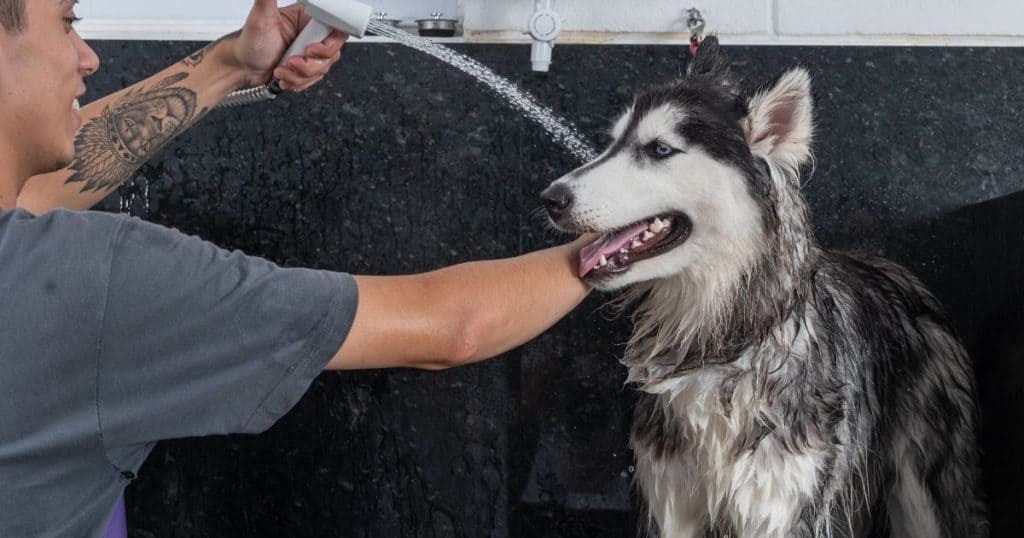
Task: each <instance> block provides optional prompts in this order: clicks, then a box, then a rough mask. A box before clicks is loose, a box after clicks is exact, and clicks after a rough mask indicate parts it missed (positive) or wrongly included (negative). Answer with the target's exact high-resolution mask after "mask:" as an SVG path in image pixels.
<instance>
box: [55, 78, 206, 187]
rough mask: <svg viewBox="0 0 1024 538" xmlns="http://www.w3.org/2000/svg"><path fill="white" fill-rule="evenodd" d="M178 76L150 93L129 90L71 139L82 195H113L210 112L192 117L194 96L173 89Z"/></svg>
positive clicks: (74, 180)
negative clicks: (132, 175)
mask: <svg viewBox="0 0 1024 538" xmlns="http://www.w3.org/2000/svg"><path fill="white" fill-rule="evenodd" d="M186 78H188V74H187V73H177V74H175V75H171V76H169V77H167V78H166V79H164V80H162V81H160V82H159V83H157V84H156V85H155V86H153V87H152V88H149V89H137V90H131V91H129V92H128V93H126V94H124V95H123V96H121V98H120V99H118V101H117V102H116V103H113V104H112V105H108V106H107V107H106V108H104V109H103V112H102V113H101V114H100V115H99V116H97V117H95V118H93V119H92V120H89V122H88V123H86V124H85V125H83V126H82V129H81V130H80V131H78V134H77V135H76V136H75V159H74V162H73V163H72V164H71V166H70V168H71V169H72V170H74V173H73V174H72V175H71V177H70V178H68V180H67V183H84V185H83V186H82V192H87V191H91V190H96V191H112V190H113V189H115V188H116V187H117V186H118V185H120V184H121V183H122V182H123V181H124V180H126V179H128V177H129V176H131V174H133V173H134V172H135V171H136V170H138V169H139V167H140V166H142V164H143V163H144V162H146V160H148V159H149V158H150V157H152V156H153V154H155V153H156V152H157V151H159V150H160V148H162V147H163V146H164V145H166V144H167V142H169V141H170V140H171V139H173V138H174V137H176V136H178V135H179V134H181V133H183V132H184V131H185V130H187V129H188V128H189V127H191V126H192V124H193V123H195V122H196V121H197V120H199V118H201V117H203V116H204V115H206V113H207V112H209V108H204V109H203V110H202V111H200V112H199V113H198V114H197V113H196V92H194V91H192V90H190V89H188V88H184V87H175V86H174V85H175V84H177V83H179V82H181V81H183V80H185V79H186Z"/></svg>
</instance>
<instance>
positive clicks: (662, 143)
mask: <svg viewBox="0 0 1024 538" xmlns="http://www.w3.org/2000/svg"><path fill="white" fill-rule="evenodd" d="M812 108H813V105H812V99H811V90H810V80H809V77H808V74H807V72H806V71H804V70H803V69H799V68H797V69H792V70H790V71H788V72H786V73H784V74H783V75H782V76H780V77H779V78H778V79H777V80H776V81H775V82H774V83H772V84H769V85H767V86H765V87H764V88H762V89H761V90H759V91H757V92H756V93H754V94H753V95H752V96H750V97H744V96H742V95H741V94H740V93H739V91H738V89H737V87H736V85H735V83H734V81H733V79H732V76H731V74H730V69H729V63H728V59H727V58H726V57H725V55H724V53H723V51H722V49H721V48H720V47H719V45H718V43H717V40H715V39H714V38H713V37H712V38H708V39H707V40H706V41H705V42H704V43H703V44H702V45H701V47H700V49H699V50H698V52H697V56H696V58H694V60H693V61H691V62H690V64H689V66H688V68H687V72H686V75H685V76H684V77H682V78H681V79H680V80H677V81H674V82H671V83H669V84H666V85H663V86H660V87H655V88H652V89H649V90H647V91H645V92H643V93H641V94H640V95H639V96H638V97H637V98H636V100H635V101H634V103H633V105H632V107H630V108H629V110H627V111H626V113H625V114H624V115H623V116H622V117H621V119H619V120H618V122H617V124H616V125H615V127H614V130H613V137H614V141H613V142H612V143H611V145H610V146H609V147H608V149H607V150H606V151H605V152H604V153H603V154H601V155H600V156H599V157H598V158H597V159H596V160H594V161H593V162H591V163H589V164H587V165H585V166H583V167H581V168H579V169H577V170H575V171H573V172H572V173H570V174H568V175H566V176H565V177H563V178H561V179H559V180H558V181H556V182H554V183H553V184H552V185H551V186H550V187H549V188H548V189H547V190H546V191H545V192H544V194H543V199H544V203H545V205H546V207H547V209H548V213H549V215H550V217H551V220H552V221H553V222H554V223H555V225H556V226H558V227H560V228H561V229H563V230H567V231H571V232H596V233H600V234H603V235H601V236H600V238H599V239H598V240H597V241H596V242H595V243H593V244H592V245H590V246H589V247H587V248H586V249H584V251H583V252H582V253H581V256H580V263H581V265H580V276H582V277H584V278H586V279H587V280H588V281H589V282H591V283H592V284H593V285H594V286H595V287H597V288H598V289H601V290H617V289H620V288H625V291H624V294H625V295H624V298H625V300H626V301H627V302H628V301H634V302H635V303H636V308H635V314H634V334H633V337H632V340H631V342H630V343H629V345H628V347H627V350H626V353H625V357H624V358H623V359H622V362H623V363H624V364H625V365H626V366H627V367H628V368H629V380H630V381H631V382H633V383H635V384H636V385H637V386H638V388H639V389H640V393H639V401H638V404H637V407H636V411H635V416H634V422H633V431H632V436H631V445H632V447H633V450H634V452H635V456H636V463H637V466H636V467H637V471H636V479H637V486H638V489H639V491H640V493H641V496H642V498H643V500H644V502H645V506H646V517H645V518H644V519H645V521H646V525H645V527H647V530H648V531H649V532H650V533H651V534H652V535H655V536H659V537H661V538H688V537H705V536H714V537H726V536H728V537H749V538H754V537H758V538H762V537H769V538H771V537H783V536H785V537H794V536H799V537H809V536H823V537H841V536H849V537H863V536H893V537H910V538H913V537H921V538H924V537H927V538H935V537H950V538H952V537H956V538H960V537H973V536H983V535H986V534H987V525H986V523H985V519H984V507H983V504H982V501H981V496H980V491H979V490H980V478H979V467H978V465H979V462H978V449H977V447H976V444H975V436H976V429H977V419H978V417H977V410H976V404H975V384H974V378H973V374H972V371H971V365H970V362H969V360H968V357H967V355H966V353H965V351H964V348H963V346H962V345H961V343H960V342H959V341H958V340H957V337H956V336H955V335H954V333H953V330H952V328H951V327H950V324H949V320H948V319H947V317H946V316H945V315H944V314H943V311H942V308H941V306H940V305H939V304H938V302H937V301H936V299H935V297H934V296H932V294H931V293H929V292H928V291H927V290H926V289H924V287H923V286H922V284H921V283H920V282H919V281H918V280H917V279H916V278H915V277H914V276H913V275H911V274H910V273H909V272H908V271H907V270H906V269H904V268H902V267H900V266H898V265H895V264H893V263H891V262H888V261H886V260H883V259H878V258H872V257H866V256H860V255H855V254H849V253H842V252H835V251H829V250H824V249H821V248H820V247H818V246H817V245H816V244H815V242H814V238H813V237H812V234H811V227H810V224H809V222H808V217H807V209H806V206H805V203H804V200H803V198H802V197H801V194H800V177H799V174H800V168H801V166H802V165H804V164H806V163H808V161H809V160H810V159H811V150H810V144H811V138H812V130H813V125H812V124H813V122H812Z"/></svg>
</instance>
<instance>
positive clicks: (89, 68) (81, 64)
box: [75, 32, 100, 76]
mask: <svg viewBox="0 0 1024 538" xmlns="http://www.w3.org/2000/svg"><path fill="white" fill-rule="evenodd" d="M75 39H76V40H77V43H75V46H76V48H77V49H78V71H79V72H81V73H82V74H83V75H84V76H89V75H91V74H93V73H95V72H96V71H99V70H100V57H99V56H97V55H96V51H94V50H92V47H90V46H89V44H88V43H86V42H85V40H84V39H82V36H80V35H78V32H75Z"/></svg>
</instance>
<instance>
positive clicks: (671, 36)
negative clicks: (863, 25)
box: [78, 19, 1024, 54]
mask: <svg viewBox="0 0 1024 538" xmlns="http://www.w3.org/2000/svg"><path fill="white" fill-rule="evenodd" d="M78 29H79V32H80V33H81V34H82V37H84V38H85V39H90V40H92V39H95V40H129V41H136V40H142V41H212V40H214V39H217V38H218V37H220V36H222V35H224V34H228V33H231V32H233V31H235V30H237V29H238V23H237V22H236V21H167V20H115V19H100V20H97V19H87V20H85V21H82V23H80V25H79V26H78ZM719 39H720V40H721V41H722V43H723V44H725V45H793V46H795V45H801V46H899V47H1024V36H978V35H898V34H879V35H866V34H853V35H774V34H736V35H730V34H722V35H719ZM688 40H689V36H687V35H686V34H680V33H636V32H627V33H619V32H578V31H574V32H563V33H562V35H561V36H560V37H559V39H558V42H557V43H558V44H562V45H684V44H686V43H688ZM354 41H355V42H360V43H391V42H392V40H390V39H387V38H382V37H373V36H370V37H365V38H363V39H358V40H354ZM435 41H438V42H441V43H455V44H458V43H479V44H528V43H530V42H531V41H530V40H529V38H528V37H527V36H525V35H523V33H522V32H519V31H511V30H483V31H480V30H477V31H472V30H471V31H467V32H466V33H465V35H464V36H462V37H453V38H443V39H435ZM555 50H556V54H557V50H558V49H557V47H556V49H555Z"/></svg>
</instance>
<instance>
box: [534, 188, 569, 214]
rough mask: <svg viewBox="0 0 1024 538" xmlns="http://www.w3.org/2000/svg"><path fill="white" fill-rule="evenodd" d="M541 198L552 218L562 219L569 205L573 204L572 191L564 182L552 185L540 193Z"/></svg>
mask: <svg viewBox="0 0 1024 538" xmlns="http://www.w3.org/2000/svg"><path fill="white" fill-rule="evenodd" d="M540 199H541V201H542V202H544V208H545V209H547V211H548V216H550V217H551V220H553V221H556V222H557V221H558V220H559V219H561V218H562V217H563V216H564V215H565V213H566V210H567V209H569V206H571V205H572V191H571V190H570V189H569V187H567V186H565V184H564V183H557V184H555V185H552V186H550V187H548V188H547V189H545V190H544V192H542V193H540Z"/></svg>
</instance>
